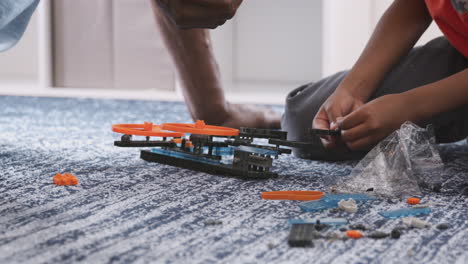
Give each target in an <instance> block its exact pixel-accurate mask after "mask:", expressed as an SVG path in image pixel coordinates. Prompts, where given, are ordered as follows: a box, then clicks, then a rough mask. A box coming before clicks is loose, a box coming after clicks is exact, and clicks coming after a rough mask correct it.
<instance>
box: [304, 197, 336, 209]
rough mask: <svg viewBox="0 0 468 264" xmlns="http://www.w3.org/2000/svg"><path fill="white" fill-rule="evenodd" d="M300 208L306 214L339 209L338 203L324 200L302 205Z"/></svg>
mask: <svg viewBox="0 0 468 264" xmlns="http://www.w3.org/2000/svg"><path fill="white" fill-rule="evenodd" d="M299 207H300V208H301V209H302V211H304V212H318V211H323V210H326V209H331V208H336V207H338V203H337V202H336V203H335V202H327V201H325V200H323V198H322V199H321V200H318V201H308V202H304V203H300V204H299Z"/></svg>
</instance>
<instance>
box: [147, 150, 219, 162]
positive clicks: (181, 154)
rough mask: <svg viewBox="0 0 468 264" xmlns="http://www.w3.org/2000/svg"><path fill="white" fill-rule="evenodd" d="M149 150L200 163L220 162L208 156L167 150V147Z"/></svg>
mask: <svg viewBox="0 0 468 264" xmlns="http://www.w3.org/2000/svg"><path fill="white" fill-rule="evenodd" d="M151 152H153V153H157V154H161V155H166V156H170V157H175V158H180V159H186V160H192V161H197V162H200V163H206V164H214V165H218V164H221V162H219V161H218V160H214V159H208V158H204V157H197V156H193V155H190V154H188V153H184V152H178V151H173V150H168V149H159V148H154V149H152V150H151Z"/></svg>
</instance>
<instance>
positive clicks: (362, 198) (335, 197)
mask: <svg viewBox="0 0 468 264" xmlns="http://www.w3.org/2000/svg"><path fill="white" fill-rule="evenodd" d="M322 199H324V200H325V201H329V202H332V201H334V202H336V203H337V204H338V202H339V201H341V200H348V199H353V200H354V201H356V202H367V201H373V200H377V198H375V197H372V196H369V195H366V194H361V193H351V194H348V193H339V194H326V195H324V196H323V198H322Z"/></svg>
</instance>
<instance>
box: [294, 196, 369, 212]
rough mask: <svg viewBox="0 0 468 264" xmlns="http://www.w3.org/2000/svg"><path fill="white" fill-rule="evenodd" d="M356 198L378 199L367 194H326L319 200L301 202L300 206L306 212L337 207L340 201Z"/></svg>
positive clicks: (356, 199)
mask: <svg viewBox="0 0 468 264" xmlns="http://www.w3.org/2000/svg"><path fill="white" fill-rule="evenodd" d="M351 198H352V199H354V200H355V201H356V202H358V203H359V202H367V201H372V200H376V198H374V197H372V196H369V195H366V194H359V193H358V194H345V193H341V194H325V195H324V196H323V197H322V199H320V200H318V201H309V202H304V203H300V204H299V207H300V208H301V209H302V210H303V211H305V212H318V211H323V210H326V209H331V208H337V207H338V202H339V201H341V200H348V199H351Z"/></svg>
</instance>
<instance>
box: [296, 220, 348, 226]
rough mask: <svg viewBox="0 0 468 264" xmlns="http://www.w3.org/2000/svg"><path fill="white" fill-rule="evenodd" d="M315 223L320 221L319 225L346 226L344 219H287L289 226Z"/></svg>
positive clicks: (346, 221)
mask: <svg viewBox="0 0 468 264" xmlns="http://www.w3.org/2000/svg"><path fill="white" fill-rule="evenodd" d="M317 221H320V223H321V224H326V225H334V226H339V225H346V224H347V223H348V220H347V219H346V218H314V219H289V220H288V222H289V224H291V225H293V224H316V223H317Z"/></svg>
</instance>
